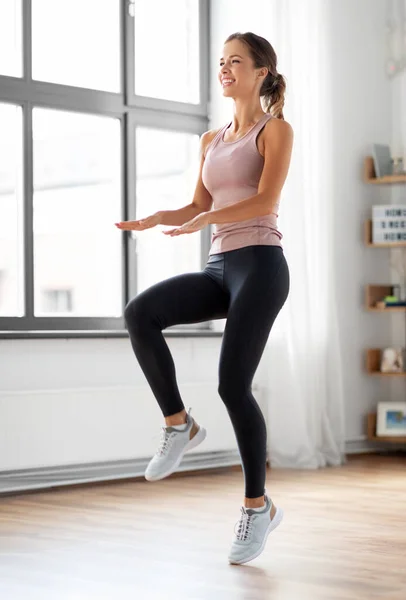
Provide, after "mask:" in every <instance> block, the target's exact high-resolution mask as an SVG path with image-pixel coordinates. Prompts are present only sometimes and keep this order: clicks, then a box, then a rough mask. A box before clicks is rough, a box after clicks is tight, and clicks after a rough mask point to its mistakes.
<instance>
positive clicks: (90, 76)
mask: <svg viewBox="0 0 406 600" xmlns="http://www.w3.org/2000/svg"><path fill="white" fill-rule="evenodd" d="M32 76H33V79H37V80H40V81H49V82H52V83H61V84H65V85H74V86H78V87H83V88H91V89H97V90H105V91H108V92H119V91H120V0H97V2H95V1H94V0H69V2H64V3H61V2H56V1H55V0H32Z"/></svg>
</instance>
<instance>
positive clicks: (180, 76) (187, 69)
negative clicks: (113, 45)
mask: <svg viewBox="0 0 406 600" xmlns="http://www.w3.org/2000/svg"><path fill="white" fill-rule="evenodd" d="M151 28H152V31H153V38H151ZM134 40H135V41H134V46H135V47H134V55H135V93H136V94H137V95H139V96H150V97H152V98H162V99H165V100H174V101H178V102H188V103H192V104H198V103H199V98H200V85H199V77H200V65H199V0H176V2H170V1H168V0H148V2H147V1H146V0H135V18H134Z"/></svg>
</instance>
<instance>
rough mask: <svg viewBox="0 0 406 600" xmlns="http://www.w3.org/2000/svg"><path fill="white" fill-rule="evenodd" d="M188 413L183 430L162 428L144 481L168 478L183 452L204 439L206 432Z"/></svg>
mask: <svg viewBox="0 0 406 600" xmlns="http://www.w3.org/2000/svg"><path fill="white" fill-rule="evenodd" d="M190 413H191V409H190V408H189V411H188V412H187V414H186V427H185V429H184V430H182V431H181V430H179V429H175V427H162V437H161V443H160V445H159V448H158V450H157V451H156V453H155V455H154V457H153V458H152V460H151V461H150V463H149V465H148V467H147V469H146V471H145V479H147V480H148V481H158V480H159V479H164V477H168V475H170V474H171V473H173V472H174V471H176V469H177V468H178V466H179V464H180V462H181V460H182V458H183V455H184V454H185V452H187V451H188V450H191V449H192V448H196V446H198V445H199V444H201V442H203V440H204V439H205V437H206V430H205V429H204V428H203V427H199V425H197V423H196V421H195V420H194V419H193V417H191V416H190Z"/></svg>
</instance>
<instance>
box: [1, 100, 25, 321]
mask: <svg viewBox="0 0 406 600" xmlns="http://www.w3.org/2000/svg"><path fill="white" fill-rule="evenodd" d="M0 131H1V136H0V317H21V316H22V315H23V313H24V287H23V250H24V247H23V241H22V237H21V233H22V205H23V138H22V135H23V134H22V112H21V108H20V107H19V106H13V105H12V104H0Z"/></svg>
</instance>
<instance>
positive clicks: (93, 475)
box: [0, 450, 241, 494]
mask: <svg viewBox="0 0 406 600" xmlns="http://www.w3.org/2000/svg"><path fill="white" fill-rule="evenodd" d="M149 460H150V459H149V458H143V459H133V460H131V459H130V460H120V461H114V462H104V463H92V464H78V465H66V466H58V467H45V468H38V469H24V470H19V471H3V472H0V494H6V493H7V494H8V493H10V492H22V491H26V490H37V489H38V490H39V489H43V488H50V487H59V486H65V485H75V484H81V483H92V482H97V481H111V480H117V479H129V478H136V477H143V476H144V472H145V469H146V467H147V464H148V462H149ZM240 464H241V459H240V455H239V453H238V451H235V450H229V451H228V450H223V451H219V452H199V453H196V454H193V453H190V454H186V455H185V457H184V458H183V460H182V463H181V465H180V467H179V468H178V470H177V472H178V473H181V472H183V471H200V470H203V469H216V468H219V467H229V466H233V465H240Z"/></svg>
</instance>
